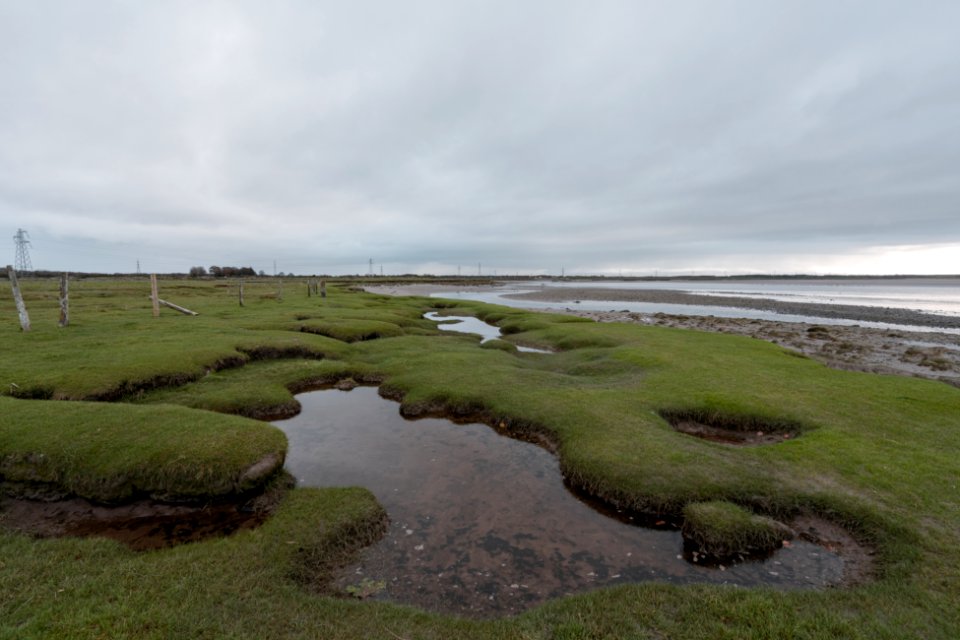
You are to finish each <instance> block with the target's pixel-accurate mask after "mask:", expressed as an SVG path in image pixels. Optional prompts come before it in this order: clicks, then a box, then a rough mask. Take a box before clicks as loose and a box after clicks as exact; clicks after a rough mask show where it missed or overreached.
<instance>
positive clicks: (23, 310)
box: [7, 265, 30, 331]
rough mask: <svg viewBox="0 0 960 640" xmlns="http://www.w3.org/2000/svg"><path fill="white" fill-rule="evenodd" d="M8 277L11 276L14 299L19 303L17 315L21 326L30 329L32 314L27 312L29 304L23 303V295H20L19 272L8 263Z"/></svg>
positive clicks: (25, 329) (26, 329)
mask: <svg viewBox="0 0 960 640" xmlns="http://www.w3.org/2000/svg"><path fill="white" fill-rule="evenodd" d="M7 277H8V278H10V287H11V288H12V289H13V300H14V302H16V303H17V315H19V316H20V328H21V329H23V330H24V331H30V315H29V314H28V313H27V305H25V304H23V296H22V295H20V283H19V282H17V272H16V271H14V270H13V267H12V266H10V265H7Z"/></svg>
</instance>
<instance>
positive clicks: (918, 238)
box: [0, 0, 960, 275]
mask: <svg viewBox="0 0 960 640" xmlns="http://www.w3.org/2000/svg"><path fill="white" fill-rule="evenodd" d="M957 25H960V2H956V1H955V0H944V1H939V2H938V1H925V0H916V1H914V2H903V1H902V0H897V1H893V2H891V1H887V0H867V1H853V0H829V1H819V0H803V1H797V2H794V1H790V0H784V1H778V2H759V1H756V0H749V1H725V0H705V1H702V2H694V1H684V0H678V1H673V2H666V1H664V2H650V1H643V0H629V1H625V2H614V1H611V2H605V1H603V0H597V1H594V2H589V3H588V2H574V1H565V0H550V1H549V2H548V1H545V0H525V1H524V2H517V1H516V0H510V1H505V2H503V1H500V0H482V1H477V2H470V1H467V2H457V1H454V0H438V1H435V2H418V1H416V0H410V1H409V2H387V1H382V2H372V1H365V0H353V1H351V2H324V1H312V0H304V1H294V0H287V1H278V2H269V3H267V2H258V1H247V2H243V1H229V2H226V1H225V2H216V1H204V0H197V1H186V2H178V1H175V0H166V1H164V2H132V1H124V2H106V1H97V0H90V1H88V2H74V1H72V0H71V1H55V0H34V1H31V2H23V1H21V0H0V233H2V234H4V236H5V237H6V238H7V239H6V240H3V238H0V247H2V246H4V244H5V245H6V246H7V247H8V249H7V250H8V252H9V257H8V259H7V260H6V261H3V260H0V264H6V263H8V262H9V263H13V261H14V250H15V248H14V240H13V236H14V234H16V233H17V230H18V229H21V228H22V229H25V230H26V231H27V232H28V233H29V238H30V241H31V244H30V245H29V250H30V257H31V260H32V263H33V267H34V268H37V269H50V270H61V271H72V272H80V271H98V272H110V273H112V272H134V271H136V270H137V266H138V263H139V266H140V268H141V270H142V271H143V272H176V271H184V272H185V271H187V270H188V269H189V268H190V267H191V266H210V265H235V266H252V267H254V268H255V269H257V270H263V271H265V272H267V273H272V272H273V270H274V269H276V270H277V271H278V272H285V273H298V274H351V273H356V274H363V273H367V272H368V271H369V270H370V264H371V263H370V260H372V261H373V263H372V264H373V271H374V272H375V273H378V274H379V273H380V272H381V270H382V271H383V273H384V274H387V275H389V274H399V273H434V274H455V273H458V272H461V273H463V274H464V275H467V274H469V275H475V274H477V273H478V272H479V273H482V274H483V275H506V274H511V275H512V274H521V275H522V274H530V275H538V274H559V273H560V272H561V270H563V272H565V273H566V274H568V275H570V274H604V275H619V274H622V275H654V274H661V275H667V274H671V275H673V274H693V273H696V274H707V273H710V274H728V275H730V274H738V273H761V272H762V273H812V274H824V273H845V274H851V273H863V274H894V273H900V274H902V273H915V274H927V273H951V274H957V273H960V37H958V36H957ZM274 265H276V266H274Z"/></svg>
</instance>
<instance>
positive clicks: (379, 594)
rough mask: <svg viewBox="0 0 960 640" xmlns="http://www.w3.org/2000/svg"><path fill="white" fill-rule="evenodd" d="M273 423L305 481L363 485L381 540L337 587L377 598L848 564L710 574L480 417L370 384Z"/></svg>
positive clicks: (442, 601) (516, 595) (448, 605)
mask: <svg viewBox="0 0 960 640" xmlns="http://www.w3.org/2000/svg"><path fill="white" fill-rule="evenodd" d="M297 399H298V400H299V401H300V403H301V405H302V407H303V410H302V412H301V413H300V415H298V416H296V417H294V418H291V419H289V420H283V421H279V422H276V423H275V424H276V425H277V426H278V427H280V428H281V429H283V431H284V432H285V433H286V434H287V437H288V438H289V441H290V447H289V454H288V456H287V468H288V469H289V470H290V472H291V473H292V474H293V475H294V476H296V478H297V480H298V482H299V484H301V485H304V486H351V485H360V486H364V487H367V488H369V489H370V490H371V491H372V492H373V493H374V494H375V495H376V497H377V499H378V500H379V501H380V503H381V504H382V505H383V506H384V507H385V508H386V510H387V512H388V514H389V516H390V526H389V529H388V531H387V533H386V535H385V536H384V538H383V539H382V540H381V541H380V542H379V543H377V544H375V545H373V546H371V547H369V548H367V549H366V550H364V551H363V552H362V556H361V558H360V560H359V562H358V563H357V564H355V565H353V566H351V567H348V568H346V569H345V570H344V572H343V573H342V574H341V576H340V578H339V580H338V585H339V586H340V587H341V588H346V587H348V586H351V585H354V586H356V585H364V584H367V585H370V584H375V585H377V587H380V584H381V581H382V588H377V589H373V590H374V591H376V593H374V595H372V596H371V597H372V598H375V599H382V600H389V601H392V602H400V603H404V604H411V605H415V606H418V607H421V608H423V609H427V610H432V611H441V612H447V613H455V614H461V615H469V616H482V617H488V616H497V615H506V614H512V613H518V612H520V611H523V610H525V609H527V608H530V607H532V606H535V605H537V604H540V603H542V602H544V601H546V600H548V599H551V598H556V597H560V596H564V595H569V594H574V593H581V592H585V591H589V590H591V589H596V588H598V587H603V586H609V585H617V584H622V583H632V582H643V581H649V580H657V581H666V582H671V583H684V584H685V583H695V582H711V583H725V584H733V585H743V586H756V585H766V586H770V587H774V588H783V589H789V588H816V587H824V586H827V585H831V584H837V583H839V582H840V581H841V579H842V577H843V561H842V560H841V559H840V557H839V556H838V555H836V554H835V553H832V552H829V551H827V550H825V549H824V548H822V547H819V546H817V545H814V544H812V543H808V542H804V541H802V540H795V541H794V542H793V544H792V545H791V546H790V547H786V548H783V549H781V550H779V551H777V552H776V553H775V554H774V555H773V556H771V557H770V558H769V559H767V560H764V561H752V562H744V563H740V564H737V565H734V566H730V567H725V568H723V569H720V568H709V567H703V566H698V565H695V564H692V563H690V562H688V561H687V560H685V559H684V549H683V539H682V537H681V535H680V533H679V532H678V531H676V530H675V529H673V528H672V527H669V525H666V523H661V524H662V526H660V527H654V528H646V527H642V526H637V525H633V524H629V523H625V522H622V521H620V520H618V519H615V518H611V517H608V516H607V515H604V514H602V513H601V512H600V511H598V510H596V509H595V508H593V507H592V506H591V505H590V504H588V503H587V502H584V501H583V500H581V499H579V498H578V497H576V496H575V495H574V494H573V493H571V492H570V491H568V490H567V489H566V487H565V486H564V482H563V477H562V475H561V473H560V468H559V464H558V461H557V459H556V458H555V457H554V456H553V455H552V454H551V453H549V452H548V451H546V450H545V449H542V448H540V447H538V446H536V445H534V444H530V443H527V442H522V441H519V440H514V439H512V438H509V437H506V436H503V435H500V434H499V433H497V432H496V431H495V430H494V429H492V428H490V427H488V426H486V425H483V424H454V423H453V422H450V421H448V420H442V419H436V418H426V419H421V420H415V421H410V420H406V419H404V418H403V417H402V416H401V415H400V413H399V406H398V404H397V403H396V402H393V401H390V400H386V399H384V398H381V397H380V396H379V395H378V394H377V390H376V389H375V388H373V387H358V388H356V389H354V390H352V391H349V392H346V391H339V390H333V389H330V390H322V391H313V392H308V393H303V394H300V395H298V396H297Z"/></svg>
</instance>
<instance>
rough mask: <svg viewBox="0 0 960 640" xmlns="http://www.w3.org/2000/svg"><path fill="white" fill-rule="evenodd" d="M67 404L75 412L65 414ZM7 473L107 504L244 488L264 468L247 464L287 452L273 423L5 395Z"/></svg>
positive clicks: (16, 487)
mask: <svg viewBox="0 0 960 640" xmlns="http://www.w3.org/2000/svg"><path fill="white" fill-rule="evenodd" d="M64 409H67V411H65V410H64ZM0 433H2V434H3V438H2V439H0V480H2V481H3V482H4V485H5V488H6V489H7V490H8V491H15V492H17V493H23V494H28V495H29V494H32V493H40V494H47V495H50V494H54V495H56V494H61V495H76V496H80V497H83V498H88V499H91V500H95V501H99V502H107V503H110V502H113V503H116V502H122V501H124V500H130V499H133V498H137V497H144V496H149V497H152V498H156V499H161V500H190V499H202V498H205V497H209V496H225V495H231V494H242V493H244V492H246V491H249V490H251V489H254V488H256V486H257V485H258V484H259V483H261V482H262V481H263V480H264V479H265V477H266V475H264V474H256V475H255V476H253V477H251V476H250V475H249V474H247V471H248V469H250V467H252V466H253V465H254V464H256V463H257V462H259V461H261V460H264V459H267V458H271V459H272V460H273V461H274V462H273V463H271V464H270V466H269V468H268V469H265V470H264V471H265V472H269V471H270V470H274V471H278V470H279V468H280V466H281V463H282V461H283V458H284V456H285V454H286V450H287V442H286V438H285V437H284V435H283V433H281V432H279V431H278V430H277V429H274V428H272V427H270V426H268V425H265V424H263V423H261V422H256V421H253V420H247V419H244V418H237V417H233V416H225V415H218V414H214V413H206V412H199V411H192V410H190V409H185V408H183V407H177V406H171V405H163V406H159V407H151V408H147V407H134V406H130V405H116V404H102V403H91V402H74V403H70V404H69V405H66V404H64V403H59V402H52V401H42V400H14V399H11V398H2V397H0Z"/></svg>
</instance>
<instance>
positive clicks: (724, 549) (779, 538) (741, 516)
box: [682, 500, 793, 559]
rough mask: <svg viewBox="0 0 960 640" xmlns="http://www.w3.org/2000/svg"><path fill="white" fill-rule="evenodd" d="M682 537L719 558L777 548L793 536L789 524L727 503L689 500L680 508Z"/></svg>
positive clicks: (706, 552) (705, 552) (703, 551)
mask: <svg viewBox="0 0 960 640" xmlns="http://www.w3.org/2000/svg"><path fill="white" fill-rule="evenodd" d="M682 531H683V537H684V538H685V539H687V540H689V541H691V542H693V543H694V544H695V545H696V546H697V548H698V549H699V551H700V552H701V553H704V554H706V555H708V556H712V557H714V558H718V559H724V558H730V557H733V556H735V555H744V556H747V555H753V554H756V553H763V552H767V551H773V550H774V549H778V548H779V547H780V546H781V545H782V543H783V541H784V540H788V539H790V538H793V532H792V531H790V529H789V528H788V527H786V526H785V525H783V524H781V523H779V522H777V521H776V520H774V519H772V518H767V517H765V516H758V515H756V514H753V513H751V512H750V511H748V510H747V509H744V508H743V507H739V506H737V505H735V504H733V503H730V502H724V501H721V500H713V501H710V502H692V503H690V504H688V505H687V506H686V507H684V509H683V530H682Z"/></svg>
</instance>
